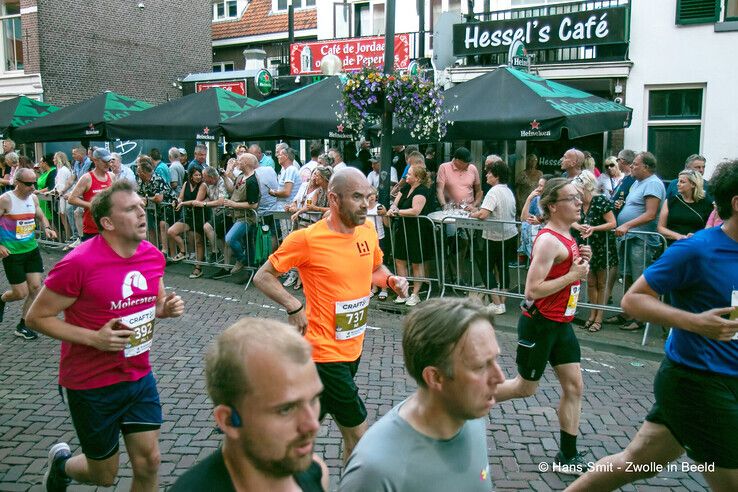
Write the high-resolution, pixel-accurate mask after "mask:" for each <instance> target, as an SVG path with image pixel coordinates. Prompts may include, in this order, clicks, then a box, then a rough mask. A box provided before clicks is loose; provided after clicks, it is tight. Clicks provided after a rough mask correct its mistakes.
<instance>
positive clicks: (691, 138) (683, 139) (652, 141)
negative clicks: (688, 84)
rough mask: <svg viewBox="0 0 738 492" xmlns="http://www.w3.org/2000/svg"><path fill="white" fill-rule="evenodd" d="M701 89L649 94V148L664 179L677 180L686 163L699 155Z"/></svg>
mask: <svg viewBox="0 0 738 492" xmlns="http://www.w3.org/2000/svg"><path fill="white" fill-rule="evenodd" d="M702 97H703V89H702V88H687V89H651V90H649V92H648V145H647V148H648V150H649V152H652V153H653V154H654V155H655V156H656V159H657V161H658V163H659V165H658V168H657V172H658V174H659V176H661V178H663V179H672V178H675V177H676V176H677V175H678V174H679V171H681V170H682V168H683V167H684V159H685V158H686V157H687V156H688V155H690V154H698V153H699V152H700V139H701V132H702Z"/></svg>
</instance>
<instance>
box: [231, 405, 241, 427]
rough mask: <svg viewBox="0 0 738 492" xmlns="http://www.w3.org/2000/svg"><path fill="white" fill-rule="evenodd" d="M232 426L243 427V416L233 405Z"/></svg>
mask: <svg viewBox="0 0 738 492" xmlns="http://www.w3.org/2000/svg"><path fill="white" fill-rule="evenodd" d="M231 427H241V416H240V415H239V414H238V411H237V410H236V409H235V408H234V407H231Z"/></svg>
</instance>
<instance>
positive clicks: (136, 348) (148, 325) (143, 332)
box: [121, 306, 156, 357]
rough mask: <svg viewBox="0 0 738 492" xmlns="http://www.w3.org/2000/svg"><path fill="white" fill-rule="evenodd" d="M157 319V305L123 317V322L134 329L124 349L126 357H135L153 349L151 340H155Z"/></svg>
mask: <svg viewBox="0 0 738 492" xmlns="http://www.w3.org/2000/svg"><path fill="white" fill-rule="evenodd" d="M155 319H156V306H152V307H150V308H149V309H146V310H144V311H139V312H138V313H135V314H130V315H128V316H123V317H122V318H121V323H123V324H124V325H126V326H127V327H128V329H130V330H132V331H133V335H131V338H129V339H128V344H127V345H126V348H125V350H124V354H125V356H126V357H134V356H136V355H140V354H143V353H144V352H148V351H149V350H150V349H151V342H152V341H153V340H154V320H155Z"/></svg>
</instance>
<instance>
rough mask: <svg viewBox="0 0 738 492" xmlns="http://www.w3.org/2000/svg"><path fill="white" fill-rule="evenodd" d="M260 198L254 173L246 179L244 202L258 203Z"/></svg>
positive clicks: (257, 181)
mask: <svg viewBox="0 0 738 492" xmlns="http://www.w3.org/2000/svg"><path fill="white" fill-rule="evenodd" d="M260 198H261V196H260V193H259V180H258V179H257V178H256V173H254V174H252V175H251V176H249V177H248V178H246V201H247V202H248V203H259V199H260Z"/></svg>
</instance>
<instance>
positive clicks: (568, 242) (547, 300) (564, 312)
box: [531, 227, 581, 323]
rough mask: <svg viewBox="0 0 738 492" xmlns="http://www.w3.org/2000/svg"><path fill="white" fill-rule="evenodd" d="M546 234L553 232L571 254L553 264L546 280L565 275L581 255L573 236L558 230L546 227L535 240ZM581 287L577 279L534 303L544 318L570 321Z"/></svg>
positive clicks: (564, 321)
mask: <svg viewBox="0 0 738 492" xmlns="http://www.w3.org/2000/svg"><path fill="white" fill-rule="evenodd" d="M544 234H552V235H553V236H554V237H556V239H558V240H559V241H561V244H563V245H564V246H565V247H566V249H567V251H568V252H569V256H567V258H566V259H565V260H564V261H562V262H561V263H558V264H554V265H552V266H551V270H550V271H549V272H548V275H547V276H546V280H552V279H555V278H559V277H563V276H564V275H566V274H567V273H569V270H570V269H571V265H572V263H573V261H574V258H576V257H577V256H579V248H578V247H577V243H576V241H575V240H574V239H573V238H568V237H566V236H563V235H561V234H559V233H558V232H556V231H553V230H551V229H548V228H546V227H544V228H543V229H541V230H540V232H538V236H536V239H535V240H536V241H538V239H540V237H541V236H542V235H544ZM533 246H534V247H535V241H534V242H533ZM532 260H533V258H532V257H531V261H532ZM580 288H581V286H580V281H579V280H577V281H576V282H574V283H571V284H569V285H567V286H566V287H564V288H563V289H561V290H560V291H558V292H554V293H553V294H550V295H548V296H546V297H542V298H540V299H537V300H536V301H535V302H534V304H535V306H536V308H537V309H538V311H539V312H540V313H541V316H543V317H544V318H546V319H550V320H551V321H558V322H559V323H568V322H570V321H571V320H573V319H574V313H575V312H576V309H577V302H578V301H579V290H580Z"/></svg>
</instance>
